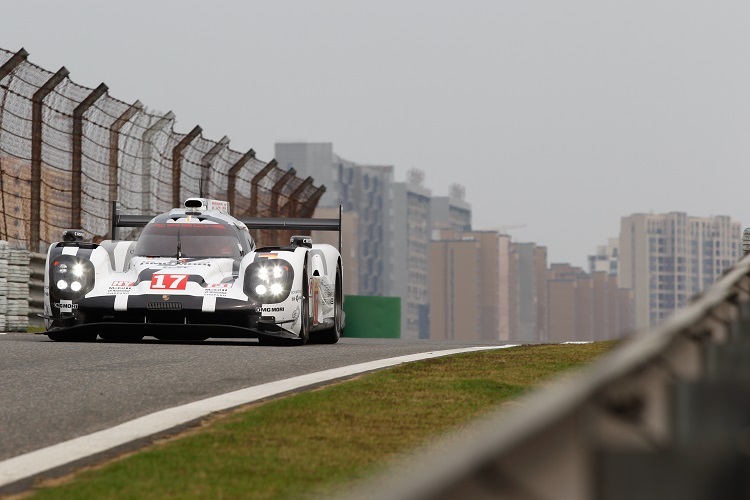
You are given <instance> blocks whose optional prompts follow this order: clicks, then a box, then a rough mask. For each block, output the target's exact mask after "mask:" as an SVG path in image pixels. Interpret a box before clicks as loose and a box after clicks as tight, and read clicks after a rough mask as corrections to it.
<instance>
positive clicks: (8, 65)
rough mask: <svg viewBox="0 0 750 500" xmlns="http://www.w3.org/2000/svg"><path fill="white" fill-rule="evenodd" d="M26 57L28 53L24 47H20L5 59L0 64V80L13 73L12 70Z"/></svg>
mask: <svg viewBox="0 0 750 500" xmlns="http://www.w3.org/2000/svg"><path fill="white" fill-rule="evenodd" d="M27 57H29V53H28V52H26V49H24V48H21V50H19V51H18V52H16V53H15V54H13V56H12V57H11V58H10V59H8V60H7V61H5V64H3V65H2V66H0V80H2V79H3V78H5V77H6V76H8V75H9V74H11V73H13V70H14V69H16V68H17V67H18V65H19V64H21V63H22V62H24V61H25V60H26V58H27Z"/></svg>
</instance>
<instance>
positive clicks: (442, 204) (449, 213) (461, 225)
mask: <svg viewBox="0 0 750 500" xmlns="http://www.w3.org/2000/svg"><path fill="white" fill-rule="evenodd" d="M465 196H466V191H465V189H464V187H463V186H460V185H458V184H451V186H450V188H449V190H448V196H433V197H432V207H431V210H430V216H431V219H432V223H431V224H430V225H431V226H432V228H433V229H453V230H454V231H463V232H468V231H471V205H470V204H469V203H467V202H466V201H465V200H464V198H465Z"/></svg>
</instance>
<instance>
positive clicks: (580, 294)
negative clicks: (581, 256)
mask: <svg viewBox="0 0 750 500" xmlns="http://www.w3.org/2000/svg"><path fill="white" fill-rule="evenodd" d="M547 290H548V315H547V318H548V325H549V340H550V341H552V342H566V341H575V340H579V341H582V340H584V341H585V340H609V339H614V338H617V337H620V336H622V335H623V334H625V333H627V332H629V331H630V330H632V313H631V311H632V294H631V292H630V290H623V289H620V288H618V286H617V278H616V277H615V276H612V275H610V274H609V273H607V272H604V271H595V272H594V273H591V274H588V273H586V272H585V271H584V270H583V269H581V268H579V267H574V266H571V265H570V264H552V265H551V266H550V268H549V270H548V272H547Z"/></svg>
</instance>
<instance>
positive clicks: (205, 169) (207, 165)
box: [200, 136, 231, 209]
mask: <svg viewBox="0 0 750 500" xmlns="http://www.w3.org/2000/svg"><path fill="white" fill-rule="evenodd" d="M227 144H229V137H227V136H224V137H222V138H221V140H219V142H217V143H216V144H214V147H212V148H211V150H210V151H209V152H208V153H206V154H205V155H204V156H203V160H202V161H201V170H202V172H201V193H200V195H201V196H204V193H203V191H205V190H206V189H207V186H208V177H209V172H210V171H211V162H212V161H214V158H215V157H216V155H217V154H219V151H221V150H222V149H224V148H225V147H227ZM205 196H207V197H209V198H210V196H208V195H205ZM229 207H230V209H231V205H230V206H229Z"/></svg>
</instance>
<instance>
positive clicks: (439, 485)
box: [348, 256, 750, 500]
mask: <svg viewBox="0 0 750 500" xmlns="http://www.w3.org/2000/svg"><path fill="white" fill-rule="evenodd" d="M694 300H695V301H694V302H693V303H692V304H691V305H690V306H688V307H687V308H685V309H683V310H682V311H680V312H678V313H677V314H676V315H675V316H674V317H672V318H671V319H670V320H668V321H667V322H665V323H664V324H663V325H662V326H660V327H658V328H656V329H653V330H650V331H644V332H641V333H640V334H638V335H636V336H633V337H631V338H629V339H627V340H626V341H624V343H623V344H622V345H620V346H618V347H617V348H616V349H615V350H614V351H612V352H611V353H609V354H608V355H607V356H605V357H604V358H602V359H601V360H600V361H598V362H597V363H595V364H594V365H592V366H591V367H589V368H588V369H586V370H584V371H582V372H579V373H577V374H575V375H572V376H569V377H565V378H563V379H561V380H560V381H558V382H557V383H555V384H554V385H551V386H548V387H546V388H545V389H542V390H540V391H539V392H537V393H535V394H533V395H531V396H530V397H528V398H527V399H526V400H524V401H523V402H522V404H521V406H520V407H519V408H518V409H517V410H516V411H514V412H512V411H506V412H498V413H495V414H493V415H491V416H489V417H487V418H485V419H482V420H481V421H480V422H478V423H476V424H474V425H472V426H471V427H469V428H468V429H466V430H465V431H463V432H461V433H460V434H459V435H452V436H448V437H446V438H444V439H443V440H441V441H440V442H438V443H436V444H434V445H431V446H429V447H427V448H426V449H424V450H422V451H421V452H419V453H418V454H416V455H415V456H410V457H408V460H406V461H405V462H404V463H399V464H397V465H396V466H395V467H393V468H392V469H390V470H388V471H386V472H385V473H384V474H383V475H382V476H379V477H377V478H375V480H374V481H372V482H368V483H367V484H366V485H364V487H363V488H362V489H360V490H358V491H355V492H354V493H353V494H351V495H348V496H349V497H353V498H368V499H373V498H376V499H389V500H391V499H407V498H408V499H422V498H431V499H448V498H472V499H475V498H512V499H534V500H544V499H555V500H558V499H581V500H587V499H605V500H612V499H626V498H627V499H632V498H638V499H639V500H643V499H657V498H659V499H660V498H680V499H715V498H750V482H749V481H747V472H748V471H750V397H749V396H750V256H748V257H745V258H743V259H742V260H741V261H739V262H738V263H737V264H736V265H735V266H734V267H733V268H732V269H731V270H729V271H728V272H727V273H726V274H725V275H724V276H723V277H722V278H721V279H720V280H719V281H718V282H717V283H716V284H715V285H714V286H713V287H712V288H710V289H709V290H708V291H706V292H705V293H704V294H703V295H702V296H701V297H699V298H696V299H694Z"/></svg>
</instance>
